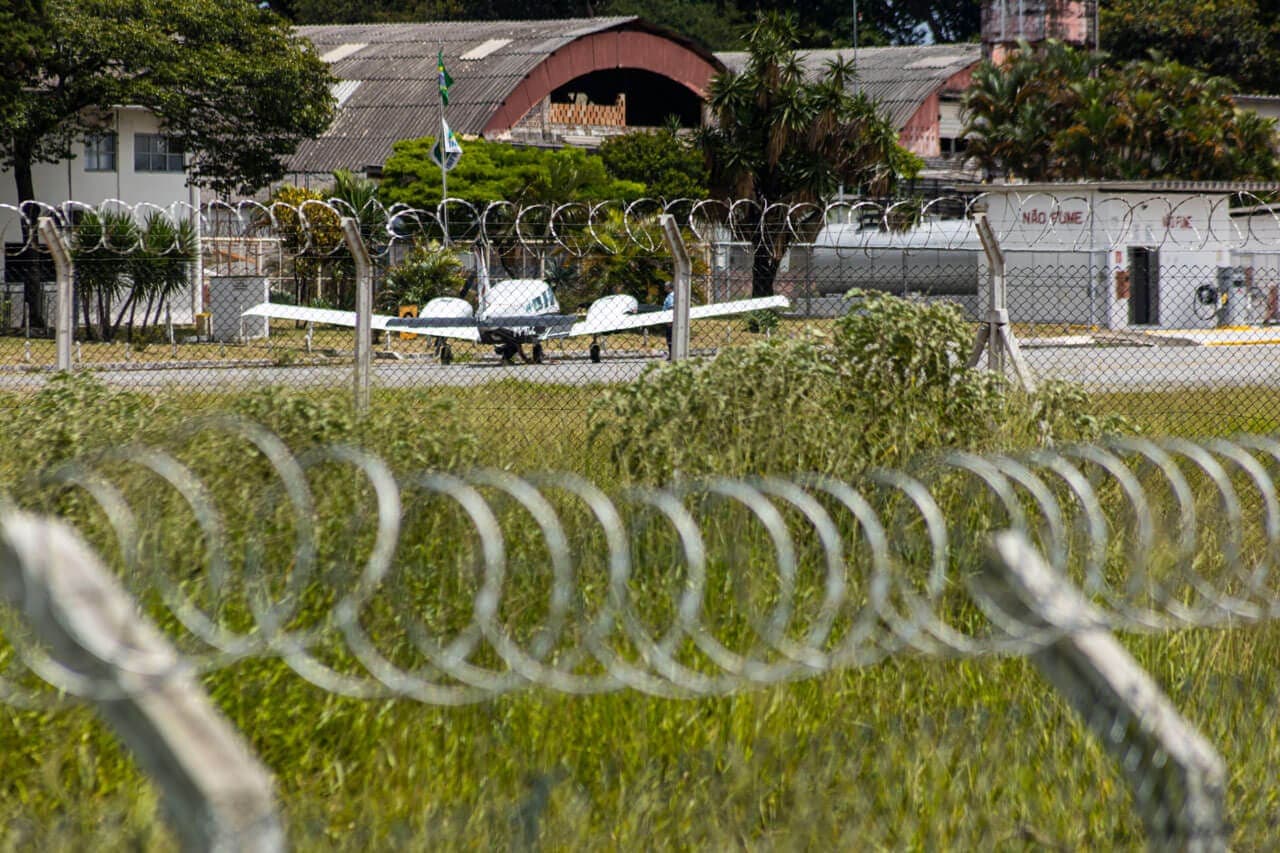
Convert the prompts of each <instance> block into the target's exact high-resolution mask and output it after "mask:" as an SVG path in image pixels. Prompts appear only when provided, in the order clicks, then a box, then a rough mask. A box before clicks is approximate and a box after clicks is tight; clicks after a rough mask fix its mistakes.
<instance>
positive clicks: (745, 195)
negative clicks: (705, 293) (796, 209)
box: [695, 14, 920, 296]
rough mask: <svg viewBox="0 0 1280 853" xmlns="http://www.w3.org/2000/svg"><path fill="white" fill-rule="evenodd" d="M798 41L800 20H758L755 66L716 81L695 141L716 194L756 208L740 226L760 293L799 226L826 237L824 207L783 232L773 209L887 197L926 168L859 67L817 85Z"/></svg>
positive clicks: (835, 71)
mask: <svg viewBox="0 0 1280 853" xmlns="http://www.w3.org/2000/svg"><path fill="white" fill-rule="evenodd" d="M797 40H798V28H797V25H796V20H795V18H794V17H793V16H791V15H777V14H771V15H764V16H761V17H760V18H758V19H757V21H756V24H755V26H754V27H752V29H751V31H750V32H749V33H748V34H747V37H746V42H747V50H748V52H749V58H748V60H747V65H746V67H745V68H744V69H743V71H742V72H741V73H734V72H726V73H724V74H721V75H719V76H717V77H716V78H715V79H714V80H712V82H711V87H710V92H709V94H708V98H707V105H708V107H709V109H710V112H711V115H712V119H713V121H712V123H711V125H710V126H708V127H704V128H702V129H700V130H699V131H698V132H697V135H696V136H695V141H696V143H697V144H698V146H699V147H700V148H701V150H702V152H703V155H704V157H705V158H706V161H707V166H708V170H709V172H710V179H709V187H710V188H711V190H712V192H713V193H714V194H715V195H717V196H719V197H721V198H724V199H725V200H726V201H730V202H732V201H736V200H739V199H749V200H751V201H752V202H753V203H754V204H753V206H751V207H750V208H748V209H747V210H746V211H745V213H744V215H743V217H742V218H741V219H740V220H739V221H738V222H737V223H736V224H737V225H738V226H739V227H741V228H742V230H743V231H744V232H745V234H744V236H745V238H746V239H747V240H749V241H750V242H751V243H752V248H753V255H754V261H753V264H752V275H751V291H752V295H753V296H768V295H770V294H772V293H773V282H774V279H775V278H776V276H777V272H778V266H779V264H780V263H781V260H782V256H783V254H784V253H785V252H786V250H787V247H788V246H789V244H790V242H791V240H792V239H793V237H794V234H795V230H794V228H795V226H799V228H800V230H802V231H803V230H805V229H812V230H813V231H815V232H816V230H817V229H818V228H820V227H821V225H822V222H821V218H820V216H819V215H817V212H816V211H815V215H813V216H810V217H808V218H806V221H804V222H798V223H797V222H793V223H791V226H792V227H777V223H771V222H769V221H766V220H767V219H768V217H766V215H765V208H766V207H767V205H769V204H771V203H773V204H785V205H796V204H804V203H813V202H819V201H821V200H824V199H826V198H829V197H830V196H832V195H834V194H835V191H836V189H837V187H839V186H840V185H841V184H843V185H845V186H847V187H851V188H861V189H862V190H863V191H864V192H868V193H883V192H885V191H887V190H888V189H889V188H890V187H891V186H892V185H893V184H894V183H895V181H896V179H897V178H898V177H899V176H901V175H904V174H906V175H909V174H914V172H915V171H917V170H918V169H919V167H920V161H919V160H918V159H917V158H916V157H915V156H914V155H912V154H910V153H908V152H906V151H904V150H903V149H901V148H899V147H898V145H897V132H896V131H895V130H894V128H893V127H892V125H890V124H889V122H888V121H887V120H885V119H884V118H883V117H882V116H880V115H879V113H878V112H877V110H876V106H875V104H874V103H872V101H871V100H870V99H869V98H867V97H866V96H865V95H864V94H861V93H857V94H855V93H854V92H853V91H851V89H852V87H853V81H854V78H855V76H856V75H855V70H854V67H853V63H852V61H846V60H837V61H835V62H831V63H829V64H828V65H827V66H826V68H825V69H824V72H823V73H822V74H821V75H818V76H817V77H816V79H815V78H814V77H813V75H811V73H810V72H809V71H807V70H806V69H805V68H804V67H803V65H802V63H801V60H800V58H799V56H798V55H797V54H796V50H795V46H796V42H797ZM739 209H741V207H740V208H739Z"/></svg>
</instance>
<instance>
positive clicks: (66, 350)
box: [37, 216, 75, 371]
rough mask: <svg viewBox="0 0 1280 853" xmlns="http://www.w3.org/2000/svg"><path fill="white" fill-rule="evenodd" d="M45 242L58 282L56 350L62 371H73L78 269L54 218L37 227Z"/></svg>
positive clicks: (43, 217) (58, 366) (54, 313)
mask: <svg viewBox="0 0 1280 853" xmlns="http://www.w3.org/2000/svg"><path fill="white" fill-rule="evenodd" d="M37 228H38V230H39V232H40V237H41V239H43V240H44V243H45V245H46V246H48V247H49V254H50V255H51V256H52V257H53V270H54V276H55V278H56V280H57V294H56V299H57V302H56V304H55V305H54V309H53V334H54V349H55V350H56V352H57V368H58V370H63V371H65V370H70V369H71V344H72V340H73V339H74V338H75V290H74V282H75V268H74V266H73V264H72V261H71V247H70V246H68V245H67V242H66V240H64V239H63V237H62V232H61V231H59V230H58V225H57V223H56V222H54V221H53V219H52V218H51V217H48V216H42V217H40V221H39V223H38V225H37Z"/></svg>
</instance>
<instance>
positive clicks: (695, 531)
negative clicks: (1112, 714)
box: [0, 419, 1280, 705]
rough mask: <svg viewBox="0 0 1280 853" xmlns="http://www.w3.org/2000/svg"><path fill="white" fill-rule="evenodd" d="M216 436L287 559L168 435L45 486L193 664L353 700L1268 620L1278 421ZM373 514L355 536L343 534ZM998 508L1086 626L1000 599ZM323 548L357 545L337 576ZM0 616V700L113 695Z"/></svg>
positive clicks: (715, 672)
mask: <svg viewBox="0 0 1280 853" xmlns="http://www.w3.org/2000/svg"><path fill="white" fill-rule="evenodd" d="M210 432H212V433H214V434H219V435H221V436H223V437H224V438H226V437H230V438H231V439H232V440H234V441H238V442H243V446H244V447H245V448H248V449H249V451H250V452H251V453H253V454H256V455H257V456H258V457H260V458H261V459H262V460H264V461H265V463H266V464H267V465H268V466H269V469H270V471H271V478H272V479H271V482H269V483H267V484H265V485H263V486H262V488H261V489H260V490H259V491H258V492H257V494H256V496H255V498H254V500H253V501H252V505H251V506H248V507H241V508H240V509H241V510H244V511H245V512H246V515H247V517H249V518H269V517H274V515H273V514H278V513H280V512H284V513H285V514H286V515H287V517H288V518H289V519H290V520H291V528H292V539H291V544H289V546H288V548H287V551H288V560H287V562H288V565H287V566H282V565H276V564H272V563H271V562H270V560H272V559H273V557H271V556H270V549H269V548H268V547H266V545H264V542H263V541H262V540H263V534H262V533H261V532H260V531H259V532H255V531H254V530H253V529H247V530H245V531H240V532H236V533H234V534H233V527H235V526H236V525H238V524H242V523H243V521H242V520H237V521H234V523H233V519H232V518H231V517H230V516H231V515H232V514H234V513H231V512H230V511H229V508H228V507H226V506H224V505H223V503H224V502H225V498H220V497H219V495H218V494H217V493H216V489H215V488H213V485H212V484H211V483H209V482H207V481H206V479H207V478H206V477H202V476H201V475H200V474H197V473H196V471H195V470H194V469H193V468H192V467H190V466H188V465H187V464H185V463H183V462H182V461H181V460H180V453H179V452H178V451H176V450H175V451H170V450H166V449H164V448H162V447H131V448H119V449H115V450H112V451H110V452H107V453H104V454H101V455H98V456H96V457H93V458H90V459H81V460H78V461H75V462H71V463H67V464H64V465H62V466H60V467H58V468H56V469H54V470H52V471H50V472H47V473H46V474H45V475H44V476H43V477H42V480H41V482H42V488H43V489H44V490H46V493H47V494H63V495H66V494H70V493H75V494H77V495H80V496H81V497H83V498H84V499H86V500H87V501H88V502H89V503H90V504H91V505H92V506H93V507H96V508H97V510H99V511H100V512H101V514H102V517H103V518H104V519H105V520H106V524H107V527H109V529H110V531H111V532H112V536H111V539H112V540H113V548H114V551H115V553H116V554H117V564H118V566H119V568H120V571H121V573H122V575H121V576H122V577H123V578H124V579H125V581H126V583H127V584H128V585H129V586H131V588H132V592H133V593H134V594H135V595H137V596H139V597H141V598H142V599H144V600H148V601H153V602H155V603H156V604H157V606H159V607H161V609H162V610H163V611H165V613H166V614H167V615H166V617H165V621H167V622H168V623H170V624H171V626H172V629H173V631H175V632H176V633H178V634H180V635H181V639H182V643H183V645H184V647H185V650H186V653H185V655H184V658H183V660H184V662H183V664H182V665H183V666H190V667H194V668H195V669H196V670H198V671H210V670H218V669H224V668H227V667H231V666H234V665H236V664H237V663H238V662H240V661H244V660H246V659H264V658H265V659H274V660H277V661H280V662H282V663H283V664H284V665H286V666H287V667H288V668H289V669H291V670H292V671H293V672H294V673H296V675H297V676H299V677H301V678H303V679H305V680H306V681H308V682H310V683H312V684H314V685H316V686H318V687H320V688H322V689H324V690H328V691H331V692H333V693H336V694H341V695H344V696H350V697H358V698H378V697H400V698H406V699H411V700H415V701H419V702H424V703H430V704H444V705H454V704H462V703H471V702H478V701H483V700H486V699H488V698H491V697H494V696H498V695H502V694H506V693H511V692H513V691H518V690H523V689H528V688H530V687H534V686H537V687H542V688H545V689H549V690H553V691H557V692H564V693H574V694H594V693H602V692H610V691H616V690H620V689H632V690H638V691H642V692H645V693H650V694H654V695H659V696H689V695H694V696H715V695H723V694H726V693H730V692H734V691H738V690H742V689H745V688H749V687H751V686H753V685H767V684H777V683H783V682H789V681H794V680H797V679H804V678H810V677H815V676H818V675H821V674H824V673H830V672H835V671H840V670H847V669H854V668H858V667H865V666H869V665H872V664H875V663H877V662H880V661H883V660H885V659H886V658H890V657H894V656H901V655H914V656H925V657H947V658H953V657H974V656H984V655H993V654H994V655H1008V654H1016V655H1025V654H1028V653H1031V652H1034V651H1035V650H1037V649H1039V648H1042V647H1044V646H1045V645H1046V644H1048V643H1051V642H1053V641H1055V640H1056V639H1058V638H1059V637H1061V636H1062V634H1063V631H1064V630H1068V629H1076V628H1081V627H1097V628H1105V629H1108V630H1118V631H1162V630H1171V629H1177V628H1182V627H1188V626H1215V625H1223V624H1240V623H1250V622H1263V621H1267V620H1270V619H1273V618H1275V616H1276V615H1277V614H1280V587H1278V584H1277V580H1276V575H1277V562H1280V485H1278V484H1280V441H1278V440H1276V439H1273V438H1267V437H1262V436H1239V437H1236V438H1233V439H1212V440H1206V441H1202V442H1191V441H1187V440H1183V439H1167V440H1159V441H1157V440H1152V439H1146V438H1115V439H1111V440H1107V441H1104V442H1101V443H1098V444H1093V445H1087V446H1079V447H1069V448H1062V449H1059V450H1046V449H1041V450H1035V451H1031V452H1028V453H1025V454H1016V455H994V456H976V455H973V454H967V453H951V454H949V455H945V456H942V457H938V458H935V459H932V460H930V461H929V462H927V463H922V464H921V465H919V466H917V467H916V468H913V469H912V470H909V471H907V470H872V471H868V472H867V473H866V474H865V475H864V476H863V477H862V478H861V479H859V480H858V481H856V482H841V481H837V480H833V479H831V478H829V477H824V476H818V475H798V476H793V477H787V478H777V477H757V478H751V479H730V478H718V477H707V478H688V479H686V480H683V481H680V482H677V483H675V484H673V485H669V486H666V487H662V488H655V487H632V488H629V489H624V490H621V491H615V492H612V493H607V492H606V491H605V490H603V489H602V488H601V487H599V486H598V485H596V484H593V483H591V482H589V481H587V480H585V479H583V478H581V477H579V476H576V475H571V474H557V473H543V474H535V475H529V476H526V477H517V476H515V475H513V474H510V473H507V472H502V471H496V470H475V471H469V472H461V473H448V472H437V471H422V472H414V473H409V474H403V473H401V474H397V473H395V472H394V471H393V469H392V467H391V465H390V464H389V463H388V462H387V461H386V460H384V459H382V458H380V457H379V456H377V455H375V454H372V453H370V452H368V451H365V450H361V449H359V448H355V447H351V446H345V445H334V446H329V447H322V448H318V449H313V450H309V451H307V452H304V453H298V454H295V453H293V452H291V451H290V450H289V449H288V448H287V447H286V446H285V444H284V443H283V442H282V441H281V439H280V438H278V437H277V436H275V435H273V434H271V433H270V432H269V431H267V430H266V429H264V428H262V427H260V426H258V425H255V424H251V423H247V422H243V421H238V420H228V419H219V420H217V421H208V422H203V423H202V424H200V425H199V426H196V427H192V431H191V434H190V435H189V436H188V438H192V439H194V438H195V437H197V434H198V433H199V434H207V433H210ZM125 470H130V471H134V472H144V474H145V476H144V479H145V481H146V482H147V483H148V484H149V485H148V487H147V488H146V489H145V490H143V491H141V492H139V491H138V490H137V488H136V487H137V483H136V482H133V484H132V485H130V486H128V487H126V486H124V485H122V484H121V483H120V482H117V480H119V479H120V478H121V477H122V476H123V474H122V472H123V471H125ZM321 470H340V471H344V472H346V478H347V479H349V480H350V481H351V482H353V483H357V482H358V483H359V484H360V485H361V486H362V487H363V489H364V491H363V492H362V494H364V495H365V498H364V499H365V500H366V501H367V502H368V504H369V506H368V507H365V508H364V509H368V510H369V513H368V515H367V518H366V517H365V515H361V516H360V518H361V519H362V520H361V521H360V522H359V523H356V522H355V521H354V520H351V522H350V523H351V524H354V525H355V527H344V528H342V529H343V530H345V531H347V532H349V533H353V538H355V539H359V540H360V541H361V542H362V543H364V544H362V545H361V546H360V552H359V553H355V552H351V553H346V554H345V555H343V556H341V557H337V558H335V557H334V556H333V555H328V556H323V557H322V552H323V551H325V549H326V548H327V547H329V545H327V544H325V543H324V541H323V540H325V539H326V536H328V537H330V538H332V534H328V533H325V532H324V530H325V529H327V528H325V521H326V520H325V519H324V517H323V512H324V511H323V509H322V503H323V502H322V501H321V500H319V496H318V495H317V493H316V492H315V489H316V485H315V483H314V478H315V476H316V475H317V472H319V471H321ZM131 482H132V481H131ZM161 492H167V493H169V494H171V495H172V496H176V497H177V498H178V499H180V501H181V502H182V504H183V505H185V506H186V507H187V510H188V513H189V521H188V520H175V519H173V518H172V517H170V518H169V519H168V520H167V522H166V519H163V518H161V519H155V518H147V517H145V513H146V511H147V506H146V504H147V501H146V500H144V499H143V496H145V495H149V496H154V495H156V494H159V493H161ZM441 506H445V507H447V508H449V512H445V511H443V510H441V509H440V507H441ZM170 511H172V507H170ZM416 516H421V518H422V519H424V520H425V522H431V521H432V520H433V519H434V520H436V521H438V520H439V519H441V518H444V517H445V516H449V517H450V518H455V519H458V520H460V521H461V525H460V526H455V527H453V528H446V529H448V530H452V531H453V532H454V534H455V535H456V538H454V539H450V540H449V541H440V535H439V533H438V532H437V533H436V534H435V537H436V538H435V540H434V541H432V542H431V543H430V544H431V546H432V547H433V548H435V549H437V551H439V552H440V553H445V554H448V555H449V556H450V558H456V562H457V564H458V565H463V564H465V566H466V570H465V571H463V572H462V575H460V577H462V576H464V580H465V582H463V583H459V582H457V577H454V576H451V575H450V573H449V572H448V571H446V570H445V569H444V568H443V566H445V564H446V563H448V562H449V559H446V558H439V563H438V564H437V563H435V562H431V563H430V565H425V566H424V565H423V564H420V563H417V562H415V561H414V560H411V559H407V558H406V556H405V553H406V551H412V550H413V549H417V548H421V547H423V546H424V544H427V543H426V540H427V539H430V538H431V536H432V534H431V533H430V531H431V530H432V529H433V528H431V527H430V524H429V523H428V524H427V532H425V533H424V532H423V531H422V530H419V529H418V528H417V527H415V526H414V524H413V523H411V517H416ZM366 522H367V523H366ZM166 523H168V524H171V525H176V526H179V527H182V526H185V525H188V524H189V525H190V526H191V527H192V529H193V531H194V532H192V533H191V534H190V535H189V537H188V539H189V540H190V541H191V542H198V543H200V549H199V550H201V551H202V553H201V554H200V555H199V557H198V558H196V557H192V558H191V559H190V565H185V566H177V565H173V564H172V563H171V562H167V560H171V556H170V557H168V558H166V557H165V555H163V554H160V555H159V556H157V555H156V554H155V553H153V552H155V551H156V544H155V539H154V534H155V531H157V530H162V529H163V525H164V524H166ZM361 525H364V526H365V527H367V530H366V531H365V532H367V533H368V535H367V536H356V535H354V531H355V528H356V527H360V526H361ZM1001 529H1014V530H1018V531H1021V532H1023V533H1024V534H1026V535H1027V536H1028V537H1029V538H1030V539H1031V540H1032V541H1033V542H1035V543H1036V544H1037V546H1038V547H1039V549H1040V550H1041V551H1042V552H1043V554H1044V557H1045V559H1046V560H1047V561H1048V562H1049V563H1050V564H1051V565H1052V566H1053V567H1054V568H1055V569H1056V570H1057V571H1058V572H1060V573H1061V574H1062V575H1063V576H1064V577H1066V578H1069V579H1070V580H1071V581H1072V582H1073V583H1075V584H1076V585H1077V586H1078V587H1079V588H1080V589H1081V590H1082V591H1083V592H1084V593H1085V595H1086V596H1087V597H1088V598H1089V600H1090V601H1091V602H1092V606H1093V611H1092V613H1091V615H1090V616H1089V619H1090V620H1091V621H1090V623H1089V624H1088V625H1083V626H1079V625H1073V626H1067V627H1064V626H1062V625H1057V626H1054V627H1053V628H1046V627H1044V626H1043V625H1040V624H1037V625H1030V624H1027V623H1026V622H1025V621H1024V620H1023V619H1022V618H1020V617H1018V616H1016V615H1014V614H1011V613H1009V612H1006V610H1005V608H1004V607H1003V605H1002V604H1001V599H1000V596H999V595H996V594H993V592H992V589H991V587H990V581H989V578H988V576H987V575H986V574H984V573H983V572H982V571H981V565H980V564H981V559H982V553H983V548H984V545H985V541H986V536H988V535H989V534H990V533H991V532H993V531H995V530H1001ZM459 530H464V531H465V535H461V534H458V531H459ZM444 538H445V539H448V538H449V537H444ZM748 542H750V543H753V544H752V545H751V547H747V544H746V543H748ZM440 549H443V550H442V551H441V550H440ZM531 554H532V555H533V556H530V555H531ZM744 555H745V556H744ZM274 559H279V555H278V554H277V555H276V557H275V558H274ZM434 559H436V558H433V560H434ZM335 560H336V561H337V562H339V563H342V562H343V561H344V560H345V561H347V563H346V564H344V566H342V567H341V568H342V572H343V578H344V580H343V581H342V582H341V583H340V584H338V583H335V582H334V581H333V580H332V579H331V578H332V575H333V572H334V567H333V566H332V565H330V564H331V563H333V562H334V561H335ZM530 566H534V568H532V569H531V568H530ZM178 569H181V570H182V573H181V574H175V572H176V571H177V570H178ZM451 578H452V580H451ZM406 590H409V591H411V592H406ZM317 591H319V592H317ZM317 595H319V596H320V597H321V599H322V600H323V606H322V607H321V608H320V609H319V610H317V609H316V607H315V605H314V603H309V602H310V599H313V598H315V597H316V596H317ZM390 611H394V612H395V614H396V618H395V619H393V620H391V622H388V621H387V614H388V612H390ZM442 614H446V615H447V614H452V616H453V621H452V622H450V619H449V618H445V616H444V615H442ZM446 623H447V624H446ZM389 625H390V626H391V627H390V628H388V626H389ZM2 630H3V633H4V635H5V637H6V639H7V640H8V641H9V643H10V647H11V649H12V651H13V655H14V657H13V659H11V660H10V661H9V664H8V671H7V672H5V673H3V677H2V680H0V696H3V698H4V700H5V701H7V702H10V703H15V704H29V703H37V704H38V703H41V702H46V701H48V700H49V693H48V691H47V690H38V689H33V685H32V683H31V680H30V678H29V677H27V674H26V673H29V674H32V675H34V676H35V677H36V679H37V680H38V682H42V683H44V684H45V685H46V686H52V687H53V688H55V689H56V690H57V691H62V692H65V693H68V694H71V695H76V696H81V697H92V698H102V696H103V694H104V691H105V692H106V693H110V691H113V690H119V689H122V688H120V687H119V685H118V684H115V683H113V684H104V683H102V682H101V680H95V679H94V678H91V677H88V676H85V675H84V674H81V673H75V672H70V671H67V670H66V669H65V668H64V667H61V666H60V665H59V664H57V663H56V662H55V661H54V660H53V659H52V658H51V657H50V656H49V655H48V654H46V653H45V652H44V651H43V650H42V649H41V648H40V647H38V646H37V645H34V644H32V643H30V642H28V641H26V640H25V634H24V632H23V631H22V630H21V628H20V626H19V625H18V623H17V622H16V620H15V619H14V618H13V615H12V614H10V615H9V616H8V617H6V619H5V620H4V623H3V626H2ZM86 642H91V641H90V640H89V639H88V638H86ZM98 653H99V654H100V656H101V657H103V658H104V659H105V660H108V661H109V662H110V664H111V667H112V668H113V669H114V670H116V671H122V672H127V673H129V674H131V677H132V678H134V679H135V680H142V681H146V680H148V679H152V680H153V679H156V678H163V677H164V676H165V668H166V667H172V666H173V662H172V661H161V662H157V661H152V660H148V659H144V658H140V657H138V656H137V655H135V654H133V653H132V652H131V650H130V649H129V648H128V647H127V645H122V646H120V647H118V648H111V649H99V650H98ZM24 670H25V673H24Z"/></svg>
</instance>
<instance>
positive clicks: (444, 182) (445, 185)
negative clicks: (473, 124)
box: [436, 44, 449, 246]
mask: <svg viewBox="0 0 1280 853" xmlns="http://www.w3.org/2000/svg"><path fill="white" fill-rule="evenodd" d="M436 56H437V58H438V59H439V65H440V72H439V73H440V86H439V87H438V88H439V94H440V140H439V142H437V143H436V144H437V145H439V146H440V224H441V225H442V226H443V227H444V244H445V245H446V246H448V245H449V170H448V169H446V168H445V163H447V162H448V160H449V155H448V151H447V149H448V146H449V125H448V124H447V123H446V122H445V120H444V106H445V104H444V98H445V84H444V59H443V56H444V45H443V44H441V45H440V50H439V52H438V53H437V54H436Z"/></svg>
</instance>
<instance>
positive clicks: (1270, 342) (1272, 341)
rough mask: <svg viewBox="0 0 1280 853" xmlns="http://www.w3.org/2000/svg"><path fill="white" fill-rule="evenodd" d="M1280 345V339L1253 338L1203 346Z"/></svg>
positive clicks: (1212, 342)
mask: <svg viewBox="0 0 1280 853" xmlns="http://www.w3.org/2000/svg"><path fill="white" fill-rule="evenodd" d="M1276 344H1280V338H1255V339H1253V340H1248V341H1205V342H1204V346H1207V347H1250V346H1261V345H1268V346H1274V345H1276Z"/></svg>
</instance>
